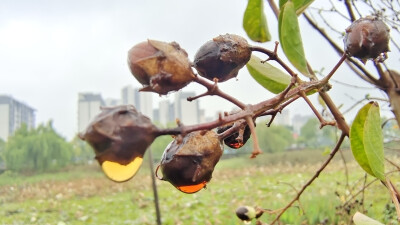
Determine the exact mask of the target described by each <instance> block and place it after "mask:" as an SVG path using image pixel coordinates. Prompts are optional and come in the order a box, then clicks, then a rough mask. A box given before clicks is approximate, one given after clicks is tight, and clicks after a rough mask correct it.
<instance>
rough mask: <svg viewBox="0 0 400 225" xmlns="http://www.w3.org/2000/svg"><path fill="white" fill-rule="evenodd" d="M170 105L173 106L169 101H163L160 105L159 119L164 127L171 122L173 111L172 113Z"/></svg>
mask: <svg viewBox="0 0 400 225" xmlns="http://www.w3.org/2000/svg"><path fill="white" fill-rule="evenodd" d="M170 105H171V104H170V103H169V101H168V100H163V101H160V102H159V103H158V107H159V110H158V113H159V116H158V118H159V122H160V123H161V124H162V125H166V124H167V123H168V122H170V121H171V118H170V114H171V113H172V112H173V111H172V112H171V110H170V109H171V106H170ZM172 120H173V119H172Z"/></svg>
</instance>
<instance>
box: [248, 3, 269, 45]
mask: <svg viewBox="0 0 400 225" xmlns="http://www.w3.org/2000/svg"><path fill="white" fill-rule="evenodd" d="M243 28H244V30H245V31H246V33H247V36H249V38H250V39H251V40H253V41H257V42H267V41H270V40H271V34H270V33H269V29H268V24H267V18H266V17H265V14H264V4H263V0H249V1H248V3H247V7H246V11H245V12H244V16H243Z"/></svg>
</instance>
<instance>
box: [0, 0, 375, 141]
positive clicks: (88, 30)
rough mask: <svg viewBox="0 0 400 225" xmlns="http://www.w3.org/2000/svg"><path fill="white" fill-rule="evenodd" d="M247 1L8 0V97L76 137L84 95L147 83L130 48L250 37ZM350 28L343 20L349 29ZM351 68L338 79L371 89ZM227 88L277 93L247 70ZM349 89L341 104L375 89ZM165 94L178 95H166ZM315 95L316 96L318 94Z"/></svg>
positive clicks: (326, 60) (3, 15) (296, 108)
mask: <svg viewBox="0 0 400 225" xmlns="http://www.w3.org/2000/svg"><path fill="white" fill-rule="evenodd" d="M318 2H320V1H316V3H315V4H319V3H318ZM246 4H247V1H246V0H218V1H216V0H203V1H187V0H171V1H162V0H153V1H136V0H125V1H123V0H121V1H108V0H92V1H80V0H69V1H64V0H63V1H61V0H35V1H31V0H2V1H0V94H7V95H11V96H12V97H14V98H16V99H17V100H20V101H23V102H25V103H27V104H28V105H30V106H31V107H33V108H35V109H36V110H37V111H36V124H39V123H42V122H46V121H48V120H50V119H53V121H54V126H55V128H56V130H57V131H58V132H59V133H60V134H61V135H63V136H64V137H66V138H68V139H71V138H72V137H73V136H74V135H75V134H76V132H77V101H78V93H79V92H95V93H101V94H102V96H103V98H119V97H120V90H121V88H122V87H124V86H126V85H133V86H135V87H140V85H139V83H138V82H137V81H136V80H135V79H133V77H132V75H131V74H130V72H129V69H128V66H127V63H126V56H127V51H128V50H129V49H130V48H131V47H132V46H133V45H135V44H136V43H138V42H141V41H144V40H146V39H148V38H150V39H157V40H162V41H167V42H170V41H176V42H178V43H179V44H180V45H181V47H182V48H184V49H185V50H186V51H187V52H188V54H189V56H190V58H191V59H193V56H194V54H195V53H196V51H197V49H198V48H199V47H200V46H201V45H202V44H203V43H205V42H206V41H208V40H210V39H212V38H213V37H215V36H218V35H219V34H225V33H234V34H238V35H242V36H244V37H246V35H245V33H244V31H243V29H242V17H243V13H244V10H245V7H246ZM266 8H267V9H266V13H267V14H268V15H272V12H270V11H269V8H268V7H266ZM268 22H269V26H270V28H271V33H272V38H273V41H272V42H271V43H266V44H262V46H264V47H266V48H269V49H272V48H273V46H274V44H273V42H274V41H276V40H278V36H277V31H276V29H275V28H276V20H275V19H274V18H273V17H271V16H269V18H268ZM348 25H349V24H346V23H343V28H345V27H347V26H348ZM301 26H302V29H304V30H302V33H303V38H304V42H305V49H306V55H307V56H308V57H309V59H310V62H311V64H312V65H313V66H314V69H321V68H322V67H325V68H326V70H325V71H329V70H330V68H332V67H333V66H334V65H335V64H336V62H337V61H338V59H339V56H337V55H336V54H332V52H331V51H330V48H329V47H328V46H324V45H325V42H324V41H323V40H319V39H318V38H316V37H317V33H316V32H314V31H313V30H311V29H309V28H308V26H307V24H306V23H304V22H301ZM338 38H339V37H338ZM252 44H255V43H252ZM349 73H350V72H349V71H348V70H346V68H340V69H339V71H338V73H337V75H335V76H336V77H335V78H337V79H343V78H344V79H346V81H349V83H353V84H359V85H360V86H366V85H365V84H363V83H361V82H360V80H359V79H358V78H356V77H355V76H354V75H353V74H349ZM350 75H351V76H350ZM220 87H221V89H222V90H224V91H226V92H228V93H230V94H232V95H234V96H235V97H237V98H239V99H240V100H242V101H245V102H248V103H256V102H259V101H261V100H263V99H266V98H269V97H272V96H273V95H272V94H270V93H268V92H267V91H265V90H264V89H263V88H262V87H261V86H260V85H258V84H257V83H256V82H255V81H253V79H252V78H251V77H250V76H249V75H248V72H247V70H246V69H243V70H242V71H241V72H240V73H239V76H238V80H237V81H235V80H231V81H229V82H225V83H223V84H221V85H220ZM192 90H194V91H195V92H197V93H200V92H202V91H204V88H202V87H200V86H199V85H196V84H191V85H189V86H187V87H186V88H184V91H192ZM348 90H349V89H346V88H345V87H344V86H341V85H336V84H334V88H333V90H332V91H331V92H332V96H333V98H334V100H335V101H336V102H337V104H338V105H340V104H342V103H347V104H351V102H353V101H354V100H351V99H348V97H346V95H345V94H346V93H347V94H350V95H351V96H353V97H354V99H357V98H360V96H363V95H364V94H365V93H366V91H367V92H371V91H370V90H356V91H352V92H349V91H348ZM374 93H375V95H376V96H379V97H381V96H382V95H381V94H380V93H379V92H374ZM165 98H171V96H167V97H161V99H165ZM153 99H154V102H155V103H157V102H158V100H159V99H160V97H159V96H158V95H157V94H154V98H153ZM312 99H313V100H314V101H315V99H316V97H315V96H313V97H312ZM200 106H201V107H202V108H204V109H205V110H206V113H207V115H215V112H216V111H224V110H225V111H230V109H231V108H232V107H233V106H232V104H230V103H229V102H226V101H224V100H221V99H218V98H217V97H206V98H203V99H200ZM344 108H346V107H344ZM289 109H290V110H291V114H292V115H293V114H295V113H301V114H311V111H310V110H309V109H308V108H307V107H305V105H304V102H303V101H301V100H300V102H298V103H295V104H293V106H291V107H290V108H289ZM350 116H352V115H350ZM349 119H352V117H350V118H349Z"/></svg>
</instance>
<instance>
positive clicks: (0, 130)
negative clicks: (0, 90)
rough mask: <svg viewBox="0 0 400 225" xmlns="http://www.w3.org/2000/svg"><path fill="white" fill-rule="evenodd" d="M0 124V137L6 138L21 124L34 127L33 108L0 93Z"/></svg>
mask: <svg viewBox="0 0 400 225" xmlns="http://www.w3.org/2000/svg"><path fill="white" fill-rule="evenodd" d="M0 124H1V125H0V138H1V139H3V140H7V138H8V137H9V136H10V135H12V134H13V133H14V131H15V130H17V129H18V128H20V127H21V125H22V124H26V125H27V127H28V128H34V127H35V109H33V108H32V107H30V106H28V105H26V104H24V103H22V102H20V101H17V100H16V99H14V98H12V97H10V96H7V95H0Z"/></svg>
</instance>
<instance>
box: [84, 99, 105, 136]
mask: <svg viewBox="0 0 400 225" xmlns="http://www.w3.org/2000/svg"><path fill="white" fill-rule="evenodd" d="M101 106H105V102H104V100H103V98H102V97H101V95H100V94H93V93H79V99H78V131H79V132H82V131H84V130H85V129H86V127H87V125H89V123H90V121H91V120H92V119H93V118H94V117H95V116H96V115H97V114H99V113H100V111H101V110H100V107H101Z"/></svg>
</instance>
